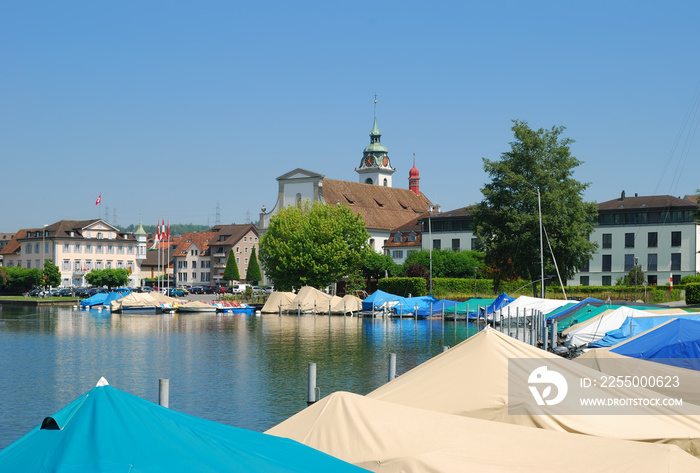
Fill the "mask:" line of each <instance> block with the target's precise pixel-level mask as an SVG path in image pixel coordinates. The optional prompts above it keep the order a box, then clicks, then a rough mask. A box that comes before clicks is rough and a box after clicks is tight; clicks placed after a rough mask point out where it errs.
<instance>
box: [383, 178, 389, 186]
mask: <svg viewBox="0 0 700 473" xmlns="http://www.w3.org/2000/svg"><path fill="white" fill-rule="evenodd" d="M387 185H389V181H387V180H386V179H384V187H387Z"/></svg>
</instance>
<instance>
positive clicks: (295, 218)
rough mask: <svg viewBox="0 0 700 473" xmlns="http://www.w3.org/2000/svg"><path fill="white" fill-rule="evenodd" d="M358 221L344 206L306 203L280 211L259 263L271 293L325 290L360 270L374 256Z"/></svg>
mask: <svg viewBox="0 0 700 473" xmlns="http://www.w3.org/2000/svg"><path fill="white" fill-rule="evenodd" d="M368 239H369V233H367V230H366V229H365V224H364V221H363V219H362V217H361V216H360V215H355V214H353V213H352V211H351V210H350V209H349V208H348V207H346V206H344V205H323V204H320V203H318V202H315V203H313V204H311V205H309V203H308V202H306V203H302V204H299V205H298V206H292V207H287V208H284V209H282V210H280V211H279V212H278V213H277V214H276V215H275V216H274V217H272V219H271V220H270V226H269V228H268V230H267V232H266V233H265V235H264V236H263V237H262V239H261V241H260V262H261V263H262V266H263V269H264V270H265V273H266V274H267V276H268V277H269V278H270V279H272V281H273V282H274V284H275V288H276V289H278V290H283V291H288V290H290V289H292V288H293V287H295V288H300V287H302V286H305V285H309V286H313V287H316V288H322V287H325V286H327V285H329V284H331V283H333V282H335V281H338V280H339V279H340V278H342V277H344V276H350V275H353V274H354V273H355V272H357V271H359V270H361V268H362V263H363V262H364V261H365V259H366V257H367V255H368V254H369V252H370V251H372V250H371V249H370V248H369V246H368V244H367V241H368Z"/></svg>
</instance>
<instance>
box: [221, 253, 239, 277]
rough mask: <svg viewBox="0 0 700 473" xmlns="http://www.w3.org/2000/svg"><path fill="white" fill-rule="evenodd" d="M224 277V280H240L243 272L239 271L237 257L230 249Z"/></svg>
mask: <svg viewBox="0 0 700 473" xmlns="http://www.w3.org/2000/svg"><path fill="white" fill-rule="evenodd" d="M223 278H224V281H238V280H239V279H241V273H240V272H239V271H238V263H236V257H235V256H234V255H233V250H231V251H229V253H228V259H227V260H226V269H225V270H224V275H223Z"/></svg>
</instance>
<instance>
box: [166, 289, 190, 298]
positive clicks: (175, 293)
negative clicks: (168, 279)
mask: <svg viewBox="0 0 700 473" xmlns="http://www.w3.org/2000/svg"><path fill="white" fill-rule="evenodd" d="M187 294H189V293H188V292H187V291H186V290H185V289H184V288H181V287H171V288H170V289H169V290H168V295H169V296H170V297H185V296H186V295H187Z"/></svg>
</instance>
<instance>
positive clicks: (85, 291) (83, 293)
mask: <svg viewBox="0 0 700 473" xmlns="http://www.w3.org/2000/svg"><path fill="white" fill-rule="evenodd" d="M75 297H82V298H88V297H90V288H89V287H79V288H78V289H76V290H75Z"/></svg>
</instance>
